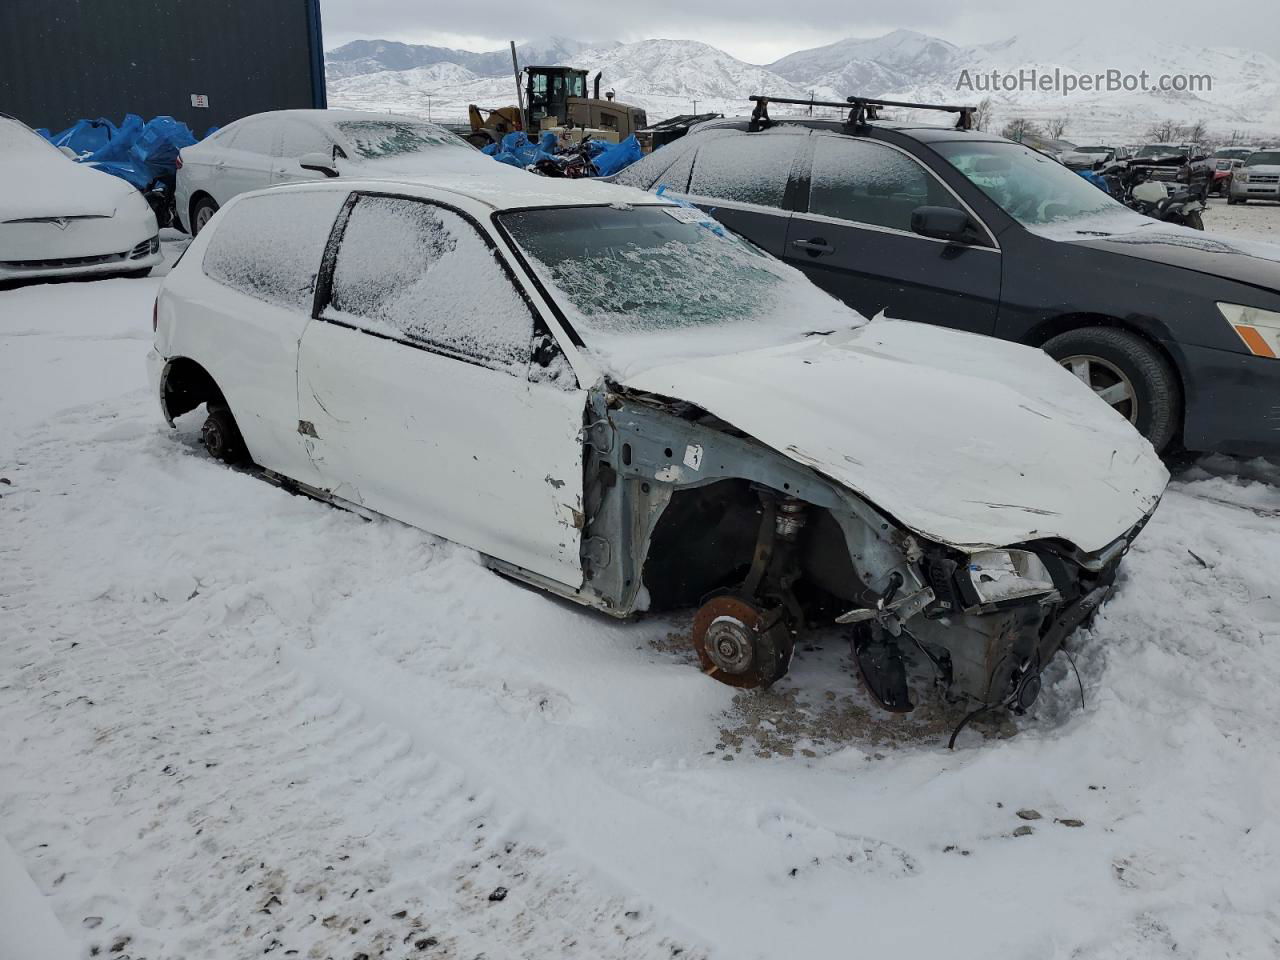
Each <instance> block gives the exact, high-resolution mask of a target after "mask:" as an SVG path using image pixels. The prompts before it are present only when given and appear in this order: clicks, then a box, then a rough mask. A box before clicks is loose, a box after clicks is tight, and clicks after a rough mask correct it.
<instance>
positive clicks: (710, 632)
mask: <svg viewBox="0 0 1280 960" xmlns="http://www.w3.org/2000/svg"><path fill="white" fill-rule="evenodd" d="M751 633H752V632H751V629H750V628H749V627H748V626H747V625H746V624H745V623H743V622H742V621H741V620H739V619H738V618H737V617H729V616H720V617H716V619H715V620H714V621H712V624H711V626H710V627H708V628H707V635H706V638H705V640H704V641H703V645H704V646H705V647H706V651H707V656H708V657H710V658H711V662H712V663H714V664H715V665H716V667H717V668H718V669H720V670H723V671H724V672H725V673H734V674H741V673H746V671H747V670H749V669H750V667H751V661H752V660H753V659H754V658H755V651H754V650H753V649H752V642H751V641H752V636H751Z"/></svg>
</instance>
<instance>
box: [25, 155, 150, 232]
mask: <svg viewBox="0 0 1280 960" xmlns="http://www.w3.org/2000/svg"><path fill="white" fill-rule="evenodd" d="M134 193H137V191H136V190H134V188H133V187H132V186H130V185H129V184H128V183H126V182H125V181H123V180H121V179H120V178H119V177H113V176H111V174H109V173H103V172H102V171H101V170H94V169H93V168H92V167H86V166H83V165H81V164H79V163H76V162H75V161H74V160H71V159H70V158H68V157H63V156H60V155H58V154H56V153H52V152H51V153H50V155H49V156H42V155H41V156H36V157H29V156H25V155H22V156H18V157H16V158H12V159H11V160H9V161H7V162H6V164H5V175H4V177H3V178H0V222H3V221H6V220H22V219H28V218H31V217H110V216H112V215H113V214H114V213H115V211H116V208H117V207H119V206H120V205H121V204H122V203H123V202H124V199H123V198H124V197H126V196H128V195H129V194H134Z"/></svg>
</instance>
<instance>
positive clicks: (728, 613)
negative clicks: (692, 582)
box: [693, 596, 792, 687]
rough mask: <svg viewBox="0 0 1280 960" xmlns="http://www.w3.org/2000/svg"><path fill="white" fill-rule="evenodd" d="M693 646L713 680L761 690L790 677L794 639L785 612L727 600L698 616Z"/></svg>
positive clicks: (709, 604) (709, 603)
mask: <svg viewBox="0 0 1280 960" xmlns="http://www.w3.org/2000/svg"><path fill="white" fill-rule="evenodd" d="M693 647H694V650H695V651H697V654H698V660H699V662H700V663H701V664H702V669H703V672H704V673H706V674H707V675H708V676H710V677H714V678H715V679H717V680H719V681H720V682H721V683H727V684H728V685H729V686H731V687H760V686H768V685H769V684H771V683H773V682H774V681H775V680H777V679H779V678H780V677H781V676H782V675H783V674H785V673H786V672H787V666H788V665H789V664H790V662H791V649H792V640H791V634H790V633H789V631H788V630H787V627H786V623H785V622H784V621H783V619H782V617H781V615H780V611H768V612H766V611H763V610H761V609H760V608H759V607H757V606H756V605H755V604H753V603H751V602H749V601H747V600H744V599H742V598H741V597H733V596H722V597H715V598H713V599H712V600H709V601H707V603H705V604H703V606H702V608H701V609H700V610H698V612H697V614H695V615H694V618H693Z"/></svg>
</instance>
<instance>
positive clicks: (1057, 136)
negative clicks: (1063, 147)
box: [1044, 117, 1071, 140]
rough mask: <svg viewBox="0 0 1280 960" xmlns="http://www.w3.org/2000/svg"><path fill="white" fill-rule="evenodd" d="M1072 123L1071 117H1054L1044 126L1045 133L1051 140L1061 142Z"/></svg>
mask: <svg viewBox="0 0 1280 960" xmlns="http://www.w3.org/2000/svg"><path fill="white" fill-rule="evenodd" d="M1070 123H1071V118H1070V117H1054V118H1053V119H1051V120H1046V121H1045V125H1044V129H1045V133H1047V134H1048V135H1049V138H1050V139H1051V140H1061V139H1062V135H1063V134H1065V133H1066V132H1067V126H1068V125H1069V124H1070Z"/></svg>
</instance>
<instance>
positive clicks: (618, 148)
mask: <svg viewBox="0 0 1280 960" xmlns="http://www.w3.org/2000/svg"><path fill="white" fill-rule="evenodd" d="M640 157H641V153H640V141H639V140H637V139H636V135H635V134H634V133H633V134H632V135H631V136H629V137H627V139H625V140H623V141H622V142H621V143H615V144H612V145H611V146H608V147H605V149H603V150H601V151H600V152H599V153H598V154H596V156H595V160H594V163H595V165H596V171H597V172H598V173H599V174H600V176H602V177H611V176H613V175H614V174H615V173H617V172H618V171H619V170H621V169H622V168H623V167H626V166H629V165H630V164H633V163H635V162H636V161H637V160H639V159H640Z"/></svg>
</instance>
